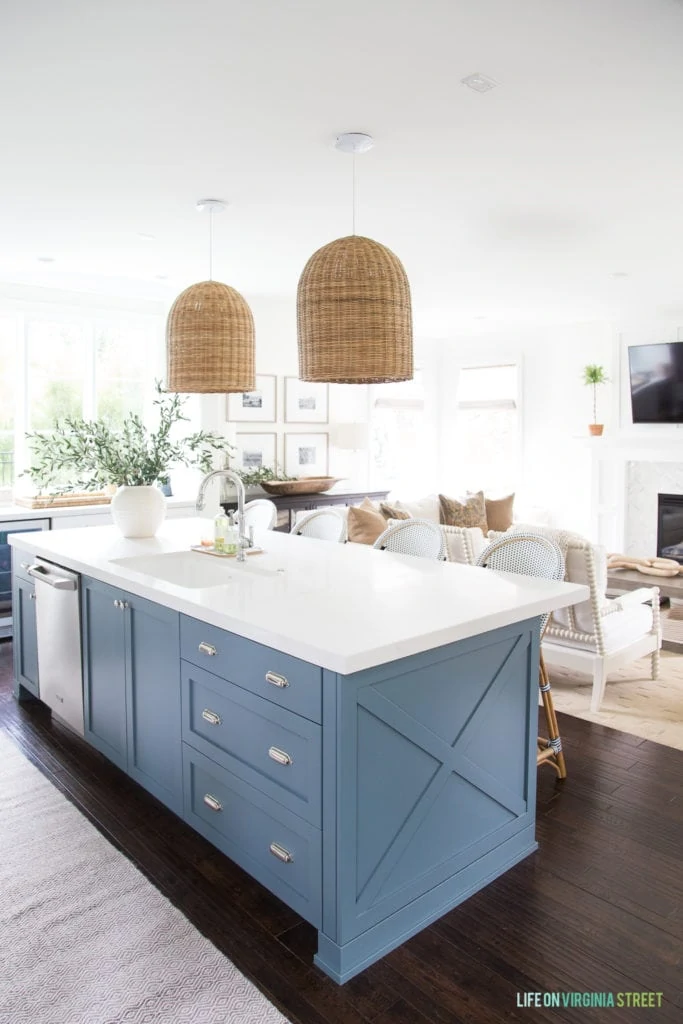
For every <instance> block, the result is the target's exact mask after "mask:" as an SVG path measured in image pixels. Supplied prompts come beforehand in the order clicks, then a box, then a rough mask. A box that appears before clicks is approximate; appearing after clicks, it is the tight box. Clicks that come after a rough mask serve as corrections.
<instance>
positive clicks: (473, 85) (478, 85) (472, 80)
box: [460, 71, 498, 92]
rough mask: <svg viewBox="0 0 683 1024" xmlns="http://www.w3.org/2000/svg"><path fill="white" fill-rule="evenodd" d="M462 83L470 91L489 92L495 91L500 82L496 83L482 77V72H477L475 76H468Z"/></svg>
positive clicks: (491, 79)
mask: <svg viewBox="0 0 683 1024" xmlns="http://www.w3.org/2000/svg"><path fill="white" fill-rule="evenodd" d="M460 81H461V82H462V84H463V85H466V86H467V87H468V89H474V91H475V92H489V90H490V89H495V88H496V86H497V85H498V82H496V81H494V80H493V78H488V77H487V76H486V75H482V74H481V72H480V71H475V72H474V74H473V75H466V76H465V78H461V79H460Z"/></svg>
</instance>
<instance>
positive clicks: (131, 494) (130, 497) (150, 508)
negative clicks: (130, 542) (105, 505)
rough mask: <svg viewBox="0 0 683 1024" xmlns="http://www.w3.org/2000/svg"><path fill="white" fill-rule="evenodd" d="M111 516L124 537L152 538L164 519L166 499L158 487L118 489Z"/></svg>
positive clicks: (113, 499) (112, 500)
mask: <svg viewBox="0 0 683 1024" xmlns="http://www.w3.org/2000/svg"><path fill="white" fill-rule="evenodd" d="M111 514H112V517H113V519H114V525H115V526H117V527H118V528H119V530H120V531H121V533H122V534H123V536H124V537H153V536H154V534H155V533H156V532H157V530H158V529H159V527H160V526H161V524H162V523H163V521H164V519H165V517H166V499H165V498H164V496H163V494H162V493H161V491H160V490H159V488H158V487H154V486H151V487H119V489H118V491H117V492H116V494H115V495H114V497H113V498H112V499H111Z"/></svg>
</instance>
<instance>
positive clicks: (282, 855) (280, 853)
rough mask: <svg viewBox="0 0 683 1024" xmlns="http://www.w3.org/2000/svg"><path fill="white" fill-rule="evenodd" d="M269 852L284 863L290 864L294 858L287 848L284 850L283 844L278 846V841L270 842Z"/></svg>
mask: <svg viewBox="0 0 683 1024" xmlns="http://www.w3.org/2000/svg"><path fill="white" fill-rule="evenodd" d="M270 852H271V853H272V855H273V857H277V859H278V860H281V861H282V862H283V863H284V864H291V863H292V861H293V860H294V858H293V857H292V855H291V853H290V852H289V850H285V848H284V846H280V844H279V843H271V844H270Z"/></svg>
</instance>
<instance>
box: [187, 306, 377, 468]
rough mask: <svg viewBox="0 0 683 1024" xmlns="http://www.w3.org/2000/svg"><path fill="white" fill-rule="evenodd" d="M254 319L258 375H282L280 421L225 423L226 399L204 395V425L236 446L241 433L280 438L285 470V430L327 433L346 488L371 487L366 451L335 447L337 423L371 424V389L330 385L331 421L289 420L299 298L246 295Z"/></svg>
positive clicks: (332, 464)
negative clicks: (287, 390)
mask: <svg viewBox="0 0 683 1024" xmlns="http://www.w3.org/2000/svg"><path fill="white" fill-rule="evenodd" d="M245 298H246V299H247V301H248V303H249V305H250V307H251V311H252V313H253V315H254V329H255V335H256V343H255V350H256V372H257V373H267V374H275V375H276V376H277V420H276V422H275V423H263V424H246V423H240V424H237V423H229V422H228V421H227V420H226V412H225V405H226V403H225V396H224V395H202V396H201V398H200V409H201V425H202V428H203V429H205V430H216V431H220V432H221V433H224V434H225V435H226V437H227V438H228V439H229V440H230V441H232V442H234V440H235V435H236V433H237V432H238V431H240V432H248V433H262V432H263V433H273V432H276V433H277V435H278V439H277V452H278V466H279V468H280V469H281V470H284V454H285V453H284V435H285V433H286V432H288V431H290V432H294V433H301V432H305V433H313V434H327V435H328V458H329V473H330V475H332V476H343V477H344V478H345V479H344V486H346V487H354V486H358V487H362V486H365V485H366V484H367V452H363V451H360V452H357V453H353V452H347V451H342V450H340V449H337V448H335V446H334V443H333V442H334V424H335V423H357V422H362V423H365V422H367V416H368V408H367V387H366V386H365V385H363V384H331V385H330V389H329V410H328V411H329V422H328V423H320V424H317V423H313V424H310V425H302V424H289V423H286V422H285V400H284V378H285V377H286V376H291V377H297V376H298V373H299V362H298V352H297V334H296V298H295V296H292V297H291V299H288V298H284V297H283V298H275V297H269V296H259V295H245Z"/></svg>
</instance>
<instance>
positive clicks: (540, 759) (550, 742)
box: [536, 654, 567, 779]
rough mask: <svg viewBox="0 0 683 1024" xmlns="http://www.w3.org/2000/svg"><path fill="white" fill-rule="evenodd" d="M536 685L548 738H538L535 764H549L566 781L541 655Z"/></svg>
mask: <svg viewBox="0 0 683 1024" xmlns="http://www.w3.org/2000/svg"><path fill="white" fill-rule="evenodd" d="M538 685H539V688H540V691H541V700H542V701H543V712H544V714H545V720H546V723H547V726H548V738H547V739H544V738H543V737H542V736H539V737H538V754H537V757H536V763H537V765H539V766H540V765H542V764H549V765H550V766H551V767H552V768H554V769H555V771H556V772H557V775H558V777H559V778H560V779H566V778H567V767H566V765H565V761H564V754H563V753H562V739H561V738H560V730H559V728H558V725H557V717H556V715H555V705H554V704H553V695H552V691H551V689H550V677H549V676H548V670H547V668H546V666H545V661H544V660H543V655H542V654H541V658H540V663H539V671H538Z"/></svg>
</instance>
